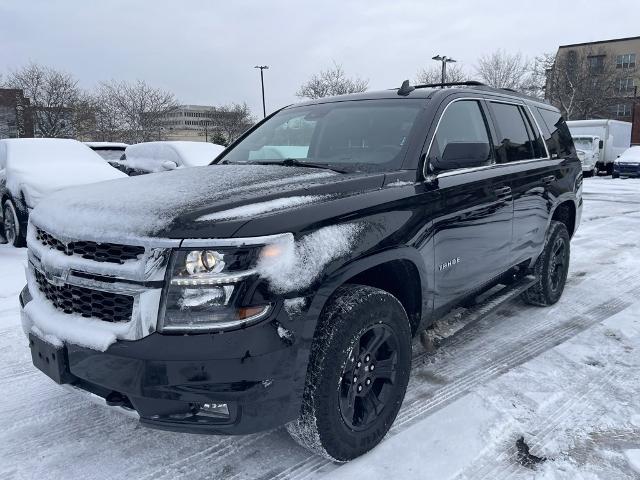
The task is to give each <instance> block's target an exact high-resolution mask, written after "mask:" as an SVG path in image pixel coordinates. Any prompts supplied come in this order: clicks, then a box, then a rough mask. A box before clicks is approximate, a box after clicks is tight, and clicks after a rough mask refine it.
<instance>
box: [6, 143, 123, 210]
mask: <svg viewBox="0 0 640 480" xmlns="http://www.w3.org/2000/svg"><path fill="white" fill-rule="evenodd" d="M3 163H4V164H5V165H6V171H7V188H8V189H9V191H10V192H11V194H12V195H13V196H14V197H15V198H20V196H21V194H22V193H24V196H25V200H26V202H27V206H29V207H30V208H33V207H35V206H36V205H37V204H38V203H39V202H40V200H41V199H42V198H43V197H44V196H46V195H49V194H50V193H52V192H55V191H58V190H61V189H64V188H68V187H71V186H76V185H85V184H90V183H95V182H102V181H104V180H113V179H116V178H122V177H126V175H125V174H124V173H122V172H119V171H118V170H116V169H115V168H113V167H112V166H110V165H109V164H107V163H106V162H105V161H104V160H103V159H102V157H100V156H99V155H98V154H97V153H95V152H94V151H93V150H91V149H90V148H89V147H87V146H86V145H83V144H82V143H80V142H78V141H76V140H66V139H53V138H21V139H8V140H0V165H1V164H3Z"/></svg>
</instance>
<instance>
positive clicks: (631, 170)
mask: <svg viewBox="0 0 640 480" xmlns="http://www.w3.org/2000/svg"><path fill="white" fill-rule="evenodd" d="M612 177H613V178H619V177H640V146H636V147H631V148H628V149H627V150H625V151H624V153H623V154H622V155H620V156H619V157H618V158H616V159H615V161H614V162H613V174H612Z"/></svg>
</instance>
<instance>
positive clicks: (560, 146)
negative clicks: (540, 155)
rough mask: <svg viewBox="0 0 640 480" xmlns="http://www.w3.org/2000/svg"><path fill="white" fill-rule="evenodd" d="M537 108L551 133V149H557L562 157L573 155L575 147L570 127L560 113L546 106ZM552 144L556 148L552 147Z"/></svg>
mask: <svg viewBox="0 0 640 480" xmlns="http://www.w3.org/2000/svg"><path fill="white" fill-rule="evenodd" d="M537 110H538V113H539V114H540V116H541V117H542V120H543V121H544V123H545V125H546V126H547V128H548V129H549V132H550V134H551V139H550V142H549V143H550V144H551V145H550V148H549V150H550V151H551V152H553V151H554V150H555V152H556V153H557V155H558V156H559V157H561V158H565V157H569V156H571V155H573V154H574V147H573V140H572V139H571V132H569V127H567V124H566V123H565V122H564V120H563V119H562V116H561V115H560V113H559V112H556V111H553V110H547V109H545V108H538V109H537ZM551 146H553V147H554V148H553V149H552V148H551Z"/></svg>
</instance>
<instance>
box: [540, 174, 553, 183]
mask: <svg viewBox="0 0 640 480" xmlns="http://www.w3.org/2000/svg"><path fill="white" fill-rule="evenodd" d="M555 179H556V176H555V175H548V176H546V177H542V183H547V184H549V183H551V182H553V181H555Z"/></svg>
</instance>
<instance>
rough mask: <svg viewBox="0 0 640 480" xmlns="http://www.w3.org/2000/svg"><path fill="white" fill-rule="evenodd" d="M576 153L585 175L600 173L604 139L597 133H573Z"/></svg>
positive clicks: (590, 175)
mask: <svg viewBox="0 0 640 480" xmlns="http://www.w3.org/2000/svg"><path fill="white" fill-rule="evenodd" d="M572 138H573V144H574V145H575V146H576V153H577V154H578V158H579V159H580V163H581V164H582V173H583V175H584V176H585V177H592V176H593V175H597V174H598V161H599V160H600V149H601V148H602V141H601V140H600V137H598V136H596V135H572Z"/></svg>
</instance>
